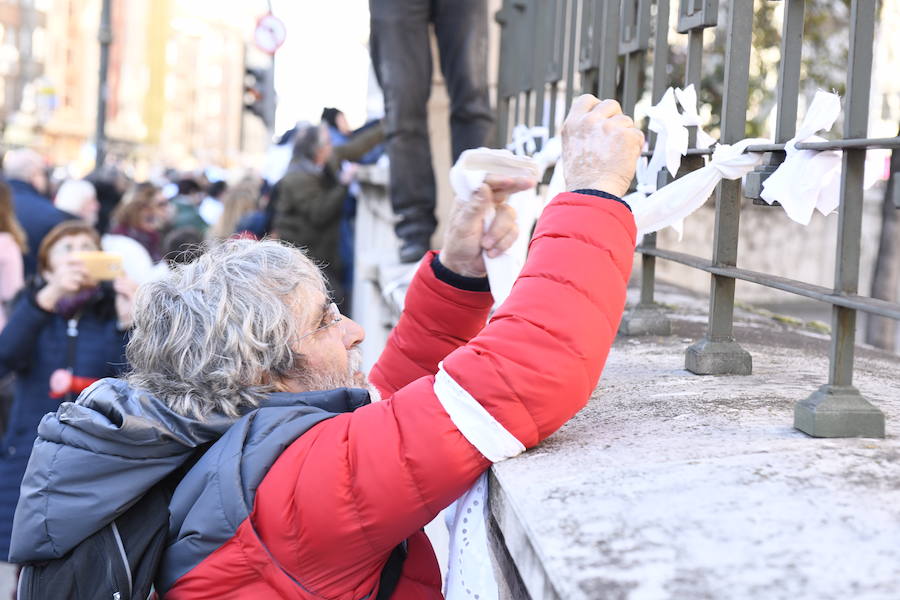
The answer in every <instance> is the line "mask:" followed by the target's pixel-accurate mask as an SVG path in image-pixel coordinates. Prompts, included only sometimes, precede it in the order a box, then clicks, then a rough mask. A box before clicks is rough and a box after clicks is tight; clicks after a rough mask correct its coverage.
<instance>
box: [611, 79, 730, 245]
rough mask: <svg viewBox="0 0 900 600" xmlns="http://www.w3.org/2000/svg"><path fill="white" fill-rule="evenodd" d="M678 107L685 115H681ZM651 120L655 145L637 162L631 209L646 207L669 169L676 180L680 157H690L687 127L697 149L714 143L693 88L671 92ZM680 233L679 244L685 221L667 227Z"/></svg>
mask: <svg viewBox="0 0 900 600" xmlns="http://www.w3.org/2000/svg"><path fill="white" fill-rule="evenodd" d="M676 100H677V101H678V104H680V105H681V108H682V110H683V112H679V110H678V106H677V105H676ZM647 115H648V116H649V118H650V123H649V125H648V127H649V129H650V130H651V131H653V132H655V133H656V143H655V144H654V146H653V154H652V156H651V158H650V160H649V161H647V160H646V159H645V158H644V157H640V158H639V159H638V164H637V169H636V172H635V177H636V179H637V186H636V189H635V191H634V192H632V193H631V194H628V195H627V196H625V198H623V199H624V200H625V201H626V202H627V203H628V204H629V206H637V205H644V204H645V199H646V197H647V196H648V195H649V194H652V193H653V192H655V191H656V189H657V180H656V177H657V173H658V172H659V171H660V170H661V169H663V168H666V169H668V171H669V173H670V174H671V175H672V176H673V177H674V176H675V175H676V174H677V173H678V169H679V168H680V167H681V157H682V156H684V155H686V154H687V150H688V140H689V133H688V129H687V128H688V127H692V126H693V127H696V128H697V147H698V148H708V147H709V146H711V145H713V144H714V143H715V139H713V138H712V137H711V136H710V135H708V134H707V133H706V132H705V131H703V129H702V128H701V127H700V114H699V113H698V111H697V93H696V91H695V90H694V86H693V84H691V85H689V86H688V87H687V88H685V89H683V90H682V89H680V88H669V89H668V90H666V93H665V94H663V97H662V98H661V99H660V101H659V103H657V104H656V105H655V106H652V107H650V109H648V111H647ZM668 226H670V227H672V228H673V229H675V231H676V232H678V239H679V240H680V239H681V237H682V235H683V233H684V221H683V219H677V220H675V221H672V222H670V223H668Z"/></svg>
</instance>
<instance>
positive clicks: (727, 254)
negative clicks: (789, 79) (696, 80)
mask: <svg viewBox="0 0 900 600" xmlns="http://www.w3.org/2000/svg"><path fill="white" fill-rule="evenodd" d="M728 4H729V6H728V32H727V36H726V41H725V82H724V83H725V86H724V89H725V93H724V99H723V101H722V132H721V138H720V139H721V141H722V143H725V144H733V143H734V142H737V141H739V140H740V139H742V138H743V137H744V135H745V129H746V119H747V99H748V98H747V97H748V94H749V82H750V46H751V44H750V42H751V36H752V26H753V2H748V1H747V0H730V1H729V3H728ZM741 198H742V194H741V182H740V180H737V181H731V180H725V181H722V182H721V183H720V184H719V186H718V188H717V190H716V224H715V232H714V236H713V256H712V262H713V264H714V265H717V266H731V267H733V266H736V265H737V249H738V233H739V225H740V218H741ZM711 279H712V281H711V284H710V299H709V325H708V327H707V332H706V337H705V338H703V339H701V340H700V341H698V342H696V343H694V344H693V345H691V346H690V347H689V348H688V349H687V353H686V356H685V368H686V369H687V370H689V371H691V372H693V373H697V374H698V375H725V374H731V375H749V374H750V373H751V371H752V358H751V356H750V353H749V352H747V351H746V350H744V349H743V348H741V347H740V346H739V345H738V344H737V342H735V341H734V335H733V331H734V327H733V325H734V324H733V318H734V285H735V280H734V279H733V278H732V277H728V276H723V275H712V278H711Z"/></svg>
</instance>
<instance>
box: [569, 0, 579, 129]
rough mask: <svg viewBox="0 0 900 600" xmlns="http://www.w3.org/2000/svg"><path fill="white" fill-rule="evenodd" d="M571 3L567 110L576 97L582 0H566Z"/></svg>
mask: <svg viewBox="0 0 900 600" xmlns="http://www.w3.org/2000/svg"><path fill="white" fill-rule="evenodd" d="M566 3H567V4H568V5H569V29H568V42H569V44H568V48H569V51H568V52H567V53H566V111H567V112H568V110H569V107H570V106H572V99H573V98H574V97H575V65H576V64H577V63H578V45H577V42H578V35H577V34H578V6H579V4H580V0H566Z"/></svg>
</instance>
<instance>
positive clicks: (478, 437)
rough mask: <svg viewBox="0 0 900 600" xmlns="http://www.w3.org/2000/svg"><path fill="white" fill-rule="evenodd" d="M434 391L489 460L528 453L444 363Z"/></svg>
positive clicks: (440, 368) (457, 423)
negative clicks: (452, 375) (446, 368)
mask: <svg viewBox="0 0 900 600" xmlns="http://www.w3.org/2000/svg"><path fill="white" fill-rule="evenodd" d="M434 393H435V395H436V396H437V397H438V400H439V401H440V403H441V405H442V406H443V407H444V410H446V411H447V414H448V415H450V420H451V421H453V424H454V425H456V427H457V429H459V431H460V432H461V433H462V434H463V436H464V437H465V438H466V439H467V440H469V443H471V444H472V445H473V446H475V448H477V449H478V451H479V452H481V453H482V454H483V455H484V457H485V458H487V459H488V460H489V461H491V462H500V461H501V460H506V459H507V458H512V457H513V456H517V455H519V454H521V453H522V452H525V446H523V445H522V442H520V441H519V440H518V439H517V438H516V436H514V435H513V434H511V433H510V432H509V431H507V430H506V428H505V427H503V425H501V424H500V423H499V422H498V421H497V419H495V418H494V417H493V416H492V415H491V413H489V412H488V411H487V410H486V409H485V408H484V407H483V406H482V405H480V404H479V403H478V401H477V400H475V398H473V397H472V395H471V394H469V392H467V391H466V390H465V389H463V387H462V386H461V385H459V384H458V383H457V382H456V381H454V379H453V378H452V377H450V375H449V374H448V373H447V372H446V371H445V370H444V366H443V363H442V364H441V365H439V368H438V372H437V374H436V375H435V377H434Z"/></svg>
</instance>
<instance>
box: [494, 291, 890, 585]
mask: <svg viewBox="0 0 900 600" xmlns="http://www.w3.org/2000/svg"><path fill="white" fill-rule="evenodd" d="M632 296H633V292H630V301H631V302H630V303H633V302H636V300H637V297H636V296H633V297H632ZM657 299H658V300H659V301H661V302H663V303H665V304H667V305H670V308H671V311H670V314H671V315H672V317H673V319H672V327H673V335H671V336H667V337H649V338H627V337H620V339H619V340H618V341H617V342H616V344H615V347H614V349H613V351H612V352H611V353H610V356H609V359H608V361H607V364H606V368H605V370H604V373H603V376H602V378H601V380H600V385H599V387H598V389H597V391H596V392H595V394H594V396H593V397H592V399H591V401H590V403H589V405H588V406H587V407H586V408H585V409H584V410H583V411H582V412H581V413H580V414H579V415H578V416H576V417H575V418H574V419H573V420H572V421H571V422H570V423H568V424H567V425H566V426H565V427H563V428H562V429H561V430H560V431H559V432H557V433H556V434H555V435H553V436H552V437H551V438H550V439H549V440H547V441H546V442H545V443H544V444H542V445H541V446H539V447H537V448H535V449H533V450H531V451H530V452H528V453H526V454H524V455H522V456H520V457H518V458H516V459H513V460H509V461H506V462H503V463H500V464H497V465H495V466H494V476H495V481H496V482H499V483H500V485H501V486H502V488H503V490H502V491H503V493H504V496H505V498H506V501H507V502H509V503H510V504H511V509H512V512H513V513H515V514H516V515H517V518H518V519H519V521H520V523H517V527H518V528H519V529H520V530H522V531H524V532H525V533H526V537H527V538H528V539H527V545H528V546H530V547H531V548H532V550H531V552H533V553H536V554H537V555H538V556H539V559H540V560H539V562H540V564H541V566H540V567H538V568H540V569H542V570H543V571H544V574H543V576H544V578H545V579H547V580H549V581H550V582H551V583H552V587H553V589H554V590H555V594H550V596H552V595H556V596H558V597H559V598H564V599H566V600H576V599H581V598H591V599H594V598H628V599H635V600H637V599H655V598H687V599H692V600H693V599H703V598H728V599H732V598H753V599H778V598H790V599H797V598H816V599H830V598H841V599H849V598H853V599H897V598H900V437H898V431H900V359H898V358H897V357H896V356H892V355H889V354H887V353H883V352H879V351H876V350H867V349H860V350H859V351H858V352H857V361H856V372H855V380H854V384H855V385H856V386H857V387H858V388H859V390H860V392H861V393H862V394H863V395H864V396H865V397H866V398H868V399H869V400H870V401H871V402H872V403H873V404H875V406H877V407H878V408H880V409H881V410H882V411H884V413H885V415H886V419H887V437H886V438H885V439H815V438H811V437H808V436H806V435H805V434H803V433H800V432H799V431H796V430H794V429H793V428H792V422H793V410H794V403H795V402H796V401H797V400H800V399H803V398H805V397H807V396H808V395H809V394H811V393H813V392H814V391H815V390H816V389H817V388H818V387H819V386H820V385H821V384H823V383H825V382H826V379H827V371H828V358H827V357H828V338H827V336H826V335H823V334H821V333H814V332H812V331H807V330H805V329H804V328H803V327H798V326H796V325H792V324H785V323H783V322H779V321H778V320H775V319H772V318H771V317H769V316H763V315H758V314H753V313H750V312H746V311H741V310H739V311H738V313H737V322H736V326H735V336H736V338H737V340H738V342H739V343H740V344H741V346H742V347H743V348H745V349H746V350H748V351H749V352H750V353H751V354H752V355H753V374H752V375H749V376H716V377H711V376H698V375H693V374H691V373H689V372H688V371H685V370H684V360H685V350H686V349H687V347H688V346H689V345H690V344H691V343H692V342H693V341H695V340H696V339H698V338H699V337H700V336H702V334H703V332H704V331H705V326H706V303H705V301H704V300H702V299H700V300H698V299H696V298H692V297H690V296H688V295H684V294H679V293H677V292H675V291H672V290H671V289H670V290H665V289H664V290H661V291H660V292H659V293H658V297H657ZM671 305H674V306H677V307H678V308H673V307H671ZM492 498H493V495H492ZM509 509H510V507H507V510H506V514H507V516H506V517H504V518H505V519H506V520H507V521H508V519H509V516H508V515H509V514H510V510H509ZM495 510H496V507H495ZM506 527H507V526H506V525H504V524H502V523H501V528H506ZM510 537H512V538H516V536H515V535H511V536H510V535H507V538H508V539H507V545H510V541H509V538H510ZM520 537H521V536H520ZM515 543H518V544H521V543H522V541H521V540H520V541H519V542H515ZM516 551H517V549H516V548H510V554H512V555H513V556H516ZM526 562H527V561H526ZM533 565H534V563H533V562H532V563H531V566H529V567H527V568H528V569H533V568H535V567H534V566H533ZM520 566H522V565H520ZM520 570H521V569H520ZM522 579H523V580H525V581H526V583H527V581H528V579H529V577H528V574H527V573H522ZM537 579H538V580H540V579H541V578H537ZM532 595H535V594H534V592H532ZM541 595H545V596H546V595H547V594H540V593H539V594H537V595H535V597H540V596H541Z"/></svg>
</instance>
